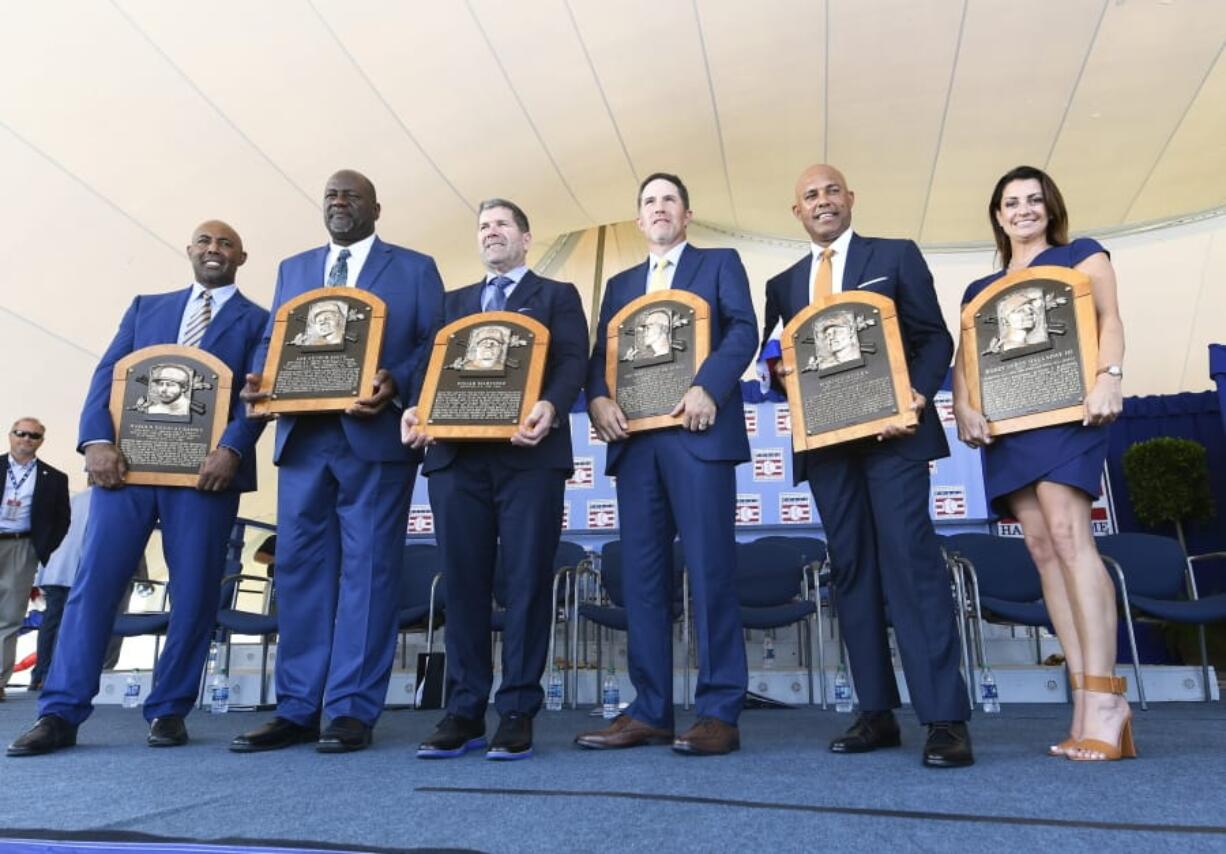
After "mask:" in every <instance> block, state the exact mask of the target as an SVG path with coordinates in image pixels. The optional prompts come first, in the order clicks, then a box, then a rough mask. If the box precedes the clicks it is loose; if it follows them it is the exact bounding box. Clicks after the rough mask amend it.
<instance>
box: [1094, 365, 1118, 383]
mask: <svg viewBox="0 0 1226 854" xmlns="http://www.w3.org/2000/svg"><path fill="white" fill-rule="evenodd" d="M1098 373H1100V374H1109V375H1111V376H1113V377H1115V378H1116V379H1117V380H1118V379H1123V378H1124V369H1123V368H1121V367H1120V366H1119V365H1107V366H1106V367H1104V368H1099V369H1098Z"/></svg>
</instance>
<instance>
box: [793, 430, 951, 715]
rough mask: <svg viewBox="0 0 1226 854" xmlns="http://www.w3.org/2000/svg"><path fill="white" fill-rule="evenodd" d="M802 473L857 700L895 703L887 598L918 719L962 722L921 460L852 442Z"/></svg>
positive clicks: (942, 570)
mask: <svg viewBox="0 0 1226 854" xmlns="http://www.w3.org/2000/svg"><path fill="white" fill-rule="evenodd" d="M808 471H809V486H810V488H811V489H812V490H813V497H814V498H815V499H816V500H817V508H818V511H819V512H820V513H821V517H822V526H823V528H824V529H825V532H826V536H827V544H828V546H829V548H830V561H831V567H832V571H833V580H834V585H835V590H836V592H837V594H838V598H837V600H836V602H837V604H836V607H837V609H838V615H839V625H840V626H841V627H842V631H843V638H844V641H845V642H846V644H847V653H848V656H849V657H850V659H851V672H852V678H853V679H854V680H855V685H856V693H857V694H858V695H859V698H860V707H861V708H862V709H863V710H865V711H884V710H886V709H893V708H897V707H898V705H899V703H900V701H899V696H898V685H897V683H896V682H895V679H894V667H893V663H892V662H891V660H890V646H889V639H888V636H887V633H886V629H887V625H888V624H887V617H886V604H887V602H888V603H889V622H892V623H893V626H894V635H895V637H896V638H897V640H898V653H899V655H900V657H901V658H902V665H903V672H904V673H905V674H906V677H907V688H908V690H909V692H910V695H911V704H912V706H914V708H915V712H916V715H918V717H919V719H920V721H921V722H923V723H931V722H933V721H955V720H967V719H968V718H969V717H970V707H969V705H968V704H967V699H966V685H965V682H964V681H963V679H962V673H961V670H960V669H959V667H960V663H961V653H960V647H959V644H958V628H957V623H956V620H955V617H954V604H953V601H952V598H951V593H950V579H949V572H948V570H947V569H946V567H945V561H944V559H943V558H942V556H941V547H940V544H939V543H938V541H937V537H936V531H935V530H934V529H933V526H932V518H931V517H930V516H929V515H928V494H929V478H928V463H927V462H925V461H923V460H918V461H917V460H906V459H903V458H902V457H899V456H897V455H896V454H892V453H889V452H888V451H885V450H879V449H872V450H861V449H853V450H850V451H848V452H846V453H842V454H837V455H836V454H830V453H829V452H825V453H822V454H821V455H820V457H819V456H818V455H814V457H812V458H810V460H809V462H808Z"/></svg>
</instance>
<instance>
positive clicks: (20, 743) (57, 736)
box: [8, 715, 77, 756]
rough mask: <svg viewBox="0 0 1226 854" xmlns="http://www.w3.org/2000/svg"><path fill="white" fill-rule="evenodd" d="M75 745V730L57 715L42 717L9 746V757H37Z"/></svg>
mask: <svg viewBox="0 0 1226 854" xmlns="http://www.w3.org/2000/svg"><path fill="white" fill-rule="evenodd" d="M76 743H77V728H76V727H75V726H73V725H72V724H70V723H68V721H66V720H64V719H63V718H61V717H60V716H59V715H43V716H42V717H41V718H39V719H38V721H37V722H36V723H35V724H34V726H32V727H30V729H29V730H27V731H26V733H25V734H24V735H22V736H21V737H20V738H18V739H17V740H16V741H14V742H13V743H12V744H10V745H9V749H8V755H9V756H39V755H41V754H43V753H54V752H55V751H57V750H59V749H60V748H62V747H72V746H73V745H74V744H76Z"/></svg>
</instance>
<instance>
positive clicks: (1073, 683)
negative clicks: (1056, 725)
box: [1047, 673, 1082, 757]
mask: <svg viewBox="0 0 1226 854" xmlns="http://www.w3.org/2000/svg"><path fill="white" fill-rule="evenodd" d="M1068 688H1069V690H1070V691H1080V690H1081V688H1082V685H1081V674H1080V673H1069V675H1068ZM1073 708H1074V709H1075V708H1076V706H1075V705H1074V707H1073ZM1076 743H1077V739H1075V738H1073V737H1072V736H1071V735H1070V736H1069V737H1068V738H1066V739H1065V740H1064V741H1062V742H1060V743H1059V744H1053V745H1052V746H1051V747H1049V748H1047V755H1048V756H1064V757H1067V756H1068V754H1069V751H1070V750H1072V749H1073V746H1074V745H1075V744H1076Z"/></svg>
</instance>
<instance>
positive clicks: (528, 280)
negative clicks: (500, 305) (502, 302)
mask: <svg viewBox="0 0 1226 854" xmlns="http://www.w3.org/2000/svg"><path fill="white" fill-rule="evenodd" d="M543 285H544V283H543V282H542V281H541V277H540V276H538V275H536V274H535V273H533V272H532V271H531V270H529V271H528V272H526V273H524V276H523V278H522V279H520V280H519V284H518V285H516V286H515V290H513V291H511V296H509V297H507V309H506V310H507V311H519V310H520V309H521V308H523V307H524V306H525V305H527V304H528V300H529V299H531V298H532V296H533V295H534V294H535V293H536V292H537V291H539V290H540V289H541V287H542V286H543Z"/></svg>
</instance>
